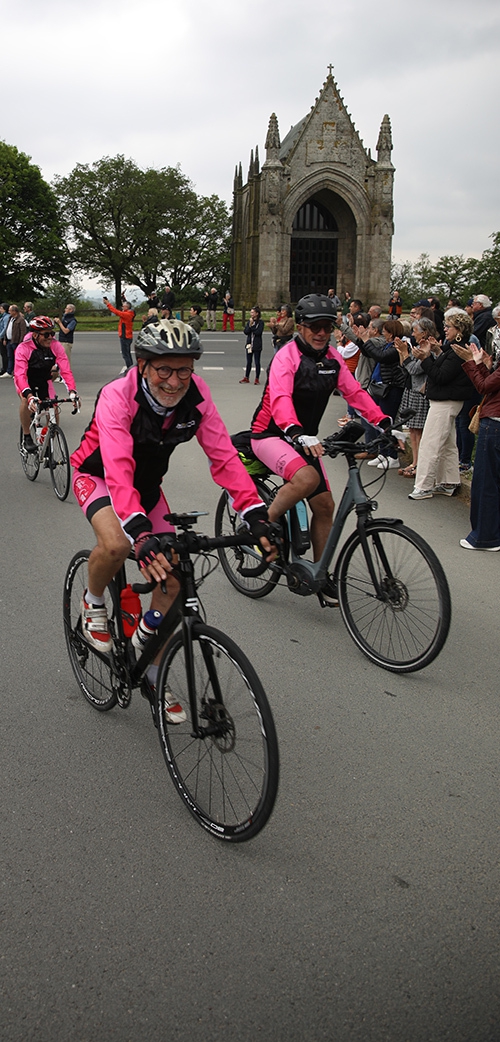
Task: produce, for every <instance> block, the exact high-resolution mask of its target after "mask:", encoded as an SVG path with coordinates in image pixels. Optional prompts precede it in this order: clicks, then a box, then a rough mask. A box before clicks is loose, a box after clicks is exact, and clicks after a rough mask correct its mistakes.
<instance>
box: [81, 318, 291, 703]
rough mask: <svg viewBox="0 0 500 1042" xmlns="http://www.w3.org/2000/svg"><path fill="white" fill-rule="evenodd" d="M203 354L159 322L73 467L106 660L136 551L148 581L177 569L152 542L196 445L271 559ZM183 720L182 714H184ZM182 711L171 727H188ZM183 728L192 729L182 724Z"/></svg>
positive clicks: (189, 332)
mask: <svg viewBox="0 0 500 1042" xmlns="http://www.w3.org/2000/svg"><path fill="white" fill-rule="evenodd" d="M202 351H203V348H202V345H201V342H200V340H199V337H198V336H197V334H196V333H195V331H194V330H193V329H192V328H191V327H190V326H188V325H185V324H184V322H179V321H176V320H173V321H166V320H161V321H159V322H157V323H154V324H149V325H147V326H145V327H144V328H143V329H142V330H141V331H140V333H139V335H138V337H137V341H136V345H135V352H136V355H137V365H135V366H132V368H130V369H128V370H127V372H125V373H124V374H123V375H120V376H119V377H118V378H117V379H115V380H113V381H112V382H111V383H109V384H106V386H105V387H103V388H102V389H101V391H100V392H99V394H98V397H97V401H96V405H95V409H94V414H93V417H92V420H91V422H90V424H89V426H88V427H87V430H86V431H85V433H84V435H83V438H82V441H81V443H80V446H79V448H78V449H77V450H76V452H74V453H73V455H72V457H71V463H72V465H73V467H74V468H75V472H74V477H73V490H74V493H75V496H76V498H77V500H78V503H79V504H80V506H81V508H82V510H83V511H84V513H85V516H86V517H87V520H88V521H90V523H91V525H92V527H93V529H94V534H95V536H96V539H97V546H95V547H94V550H93V551H92V553H91V555H90V558H89V571H88V575H89V580H88V581H89V588H88V590H87V591H85V594H84V597H83V602H82V631H83V633H84V636H85V637H86V639H87V641H88V642H89V644H90V645H91V646H92V647H94V648H96V649H98V650H99V651H102V652H108V651H110V650H111V647H112V639H111V634H110V631H109V625H108V619H107V614H106V608H105V606H104V591H105V589H106V586H107V585H108V583H109V582H110V580H111V579H112V578H113V576H114V575H116V573H117V571H118V570H119V568H120V567H121V565H122V564H123V563H124V561H125V560H126V558H127V557H128V555H129V552H130V547H131V545H132V546H133V548H134V552H135V557H136V560H137V563H138V566H139V568H140V569H141V571H142V574H143V575H144V577H145V578H146V579H147V580H148V581H153V580H156V581H157V582H160V581H163V580H166V579H167V575H168V573H169V572H170V571H171V565H170V564H169V563H168V561H167V559H166V558H165V556H164V555H163V554H161V553H159V551H158V547H159V544H158V538H157V536H156V535H155V532H164V531H166V530H168V528H169V527H170V526H169V525H168V524H167V523H166V522H165V520H164V515H165V514H166V513H169V506H168V503H167V501H166V499H165V497H164V495H163V492H162V489H161V482H162V479H163V477H164V475H165V474H166V472H167V470H168V465H169V460H170V456H171V455H172V452H173V451H174V449H175V448H176V447H177V445H179V444H181V442H187V441H189V440H190V439H191V438H193V437H196V438H197V440H198V442H199V443H200V445H201V447H202V448H203V449H204V451H205V453H206V454H207V456H208V458H209V460H210V472H211V475H212V477H213V479H214V481H216V482H217V484H219V485H221V486H222V487H223V488H227V489H228V490H229V493H230V495H231V496H232V497H233V500H234V506H235V509H236V510H237V511H238V512H239V514H240V515H241V517H242V518H243V520H244V521H245V522H247V524H248V525H249V527H250V529H251V532H252V534H253V536H254V538H255V539H256V540H260V541H261V543H262V546H263V547H264V549H265V550H266V551H267V552H268V553H270V551H271V545H270V543H269V540H268V535H269V523H268V517H267V510H266V507H265V505H264V503H263V502H262V500H261V499H260V497H259V495H258V493H257V491H256V488H255V485H254V483H253V481H252V479H251V477H250V476H249V475H248V474H247V472H246V470H245V468H244V467H243V464H242V463H241V462H240V460H239V457H238V454H237V452H236V449H235V448H234V446H233V444H232V442H231V439H230V437H229V434H228V433H227V430H226V428H225V426H224V424H223V422H222V419H221V417H220V415H219V413H218V411H217V409H216V407H215V405H214V402H213V401H212V396H211V394H210V390H209V388H208V386H207V384H206V383H205V381H204V380H203V379H202V378H201V377H200V376H197V375H194V373H193V362H194V360H195V359H198V358H199V357H200V355H201V353H202ZM176 592H177V583H176V581H175V580H173V578H172V577H170V579H169V582H168V590H167V594H166V595H164V594H162V592H161V590H160V587H159V586H158V587H157V588H156V590H155V591H154V593H153V600H152V607H153V608H157V609H158V610H159V611H161V612H163V613H166V611H168V608H169V606H170V604H171V603H172V601H173V599H174V596H175V595H176ZM181 712H183V711H181ZM175 716H176V713H175V711H174V712H173V714H172V717H171V719H170V722H171V723H179V722H180V720H181V718H180V717H179V714H177V719H175ZM182 719H185V717H184V716H182Z"/></svg>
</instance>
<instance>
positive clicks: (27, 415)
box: [19, 395, 33, 434]
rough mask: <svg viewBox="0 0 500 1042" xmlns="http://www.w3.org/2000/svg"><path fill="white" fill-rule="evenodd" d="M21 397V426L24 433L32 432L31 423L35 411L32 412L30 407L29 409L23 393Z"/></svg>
mask: <svg viewBox="0 0 500 1042" xmlns="http://www.w3.org/2000/svg"><path fill="white" fill-rule="evenodd" d="M20 399H21V402H20V405H19V419H20V421H21V427H22V429H23V434H29V432H30V423H31V421H32V419H33V413H31V412H30V411H29V409H28V402H27V399H26V398H23V397H22V396H21V395H20Z"/></svg>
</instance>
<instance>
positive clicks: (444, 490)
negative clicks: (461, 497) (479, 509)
mask: <svg viewBox="0 0 500 1042" xmlns="http://www.w3.org/2000/svg"><path fill="white" fill-rule="evenodd" d="M457 488H460V485H445V484H444V483H443V482H441V484H440V485H434V488H433V490H432V491H433V493H434V495H438V496H453V495H454V494H455V492H456V490H457Z"/></svg>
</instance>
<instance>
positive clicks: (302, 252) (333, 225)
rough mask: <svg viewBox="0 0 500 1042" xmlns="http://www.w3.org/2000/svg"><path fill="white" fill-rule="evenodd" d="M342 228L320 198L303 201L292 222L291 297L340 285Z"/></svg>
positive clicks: (322, 291)
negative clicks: (339, 250) (338, 270)
mask: <svg viewBox="0 0 500 1042" xmlns="http://www.w3.org/2000/svg"><path fill="white" fill-rule="evenodd" d="M338 239H339V229H338V225H337V221H336V220H335V217H334V216H333V214H332V213H331V211H330V210H329V209H328V208H327V207H326V206H325V205H324V203H322V202H320V200H319V199H317V198H314V197H313V198H311V199H308V200H307V202H305V203H303V205H302V206H301V207H300V209H299V210H297V213H296V214H295V218H294V221H293V225H292V238H291V244H290V300H294V301H297V300H299V299H300V297H303V296H305V294H306V293H324V294H326V293H327V292H328V290H329V289H331V288H333V289H336V288H337V269H338Z"/></svg>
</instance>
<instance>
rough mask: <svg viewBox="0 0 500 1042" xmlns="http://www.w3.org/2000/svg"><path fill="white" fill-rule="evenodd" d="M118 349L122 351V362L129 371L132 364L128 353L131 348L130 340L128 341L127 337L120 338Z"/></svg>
mask: <svg viewBox="0 0 500 1042" xmlns="http://www.w3.org/2000/svg"><path fill="white" fill-rule="evenodd" d="M120 347H121V349H122V358H123V361H124V362H125V365H126V366H127V369H130V366H131V365H133V364H134V363H133V361H132V355H131V353H130V348H131V347H132V338H131V339H130V340H129V339H128V337H126V336H121V337H120Z"/></svg>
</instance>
